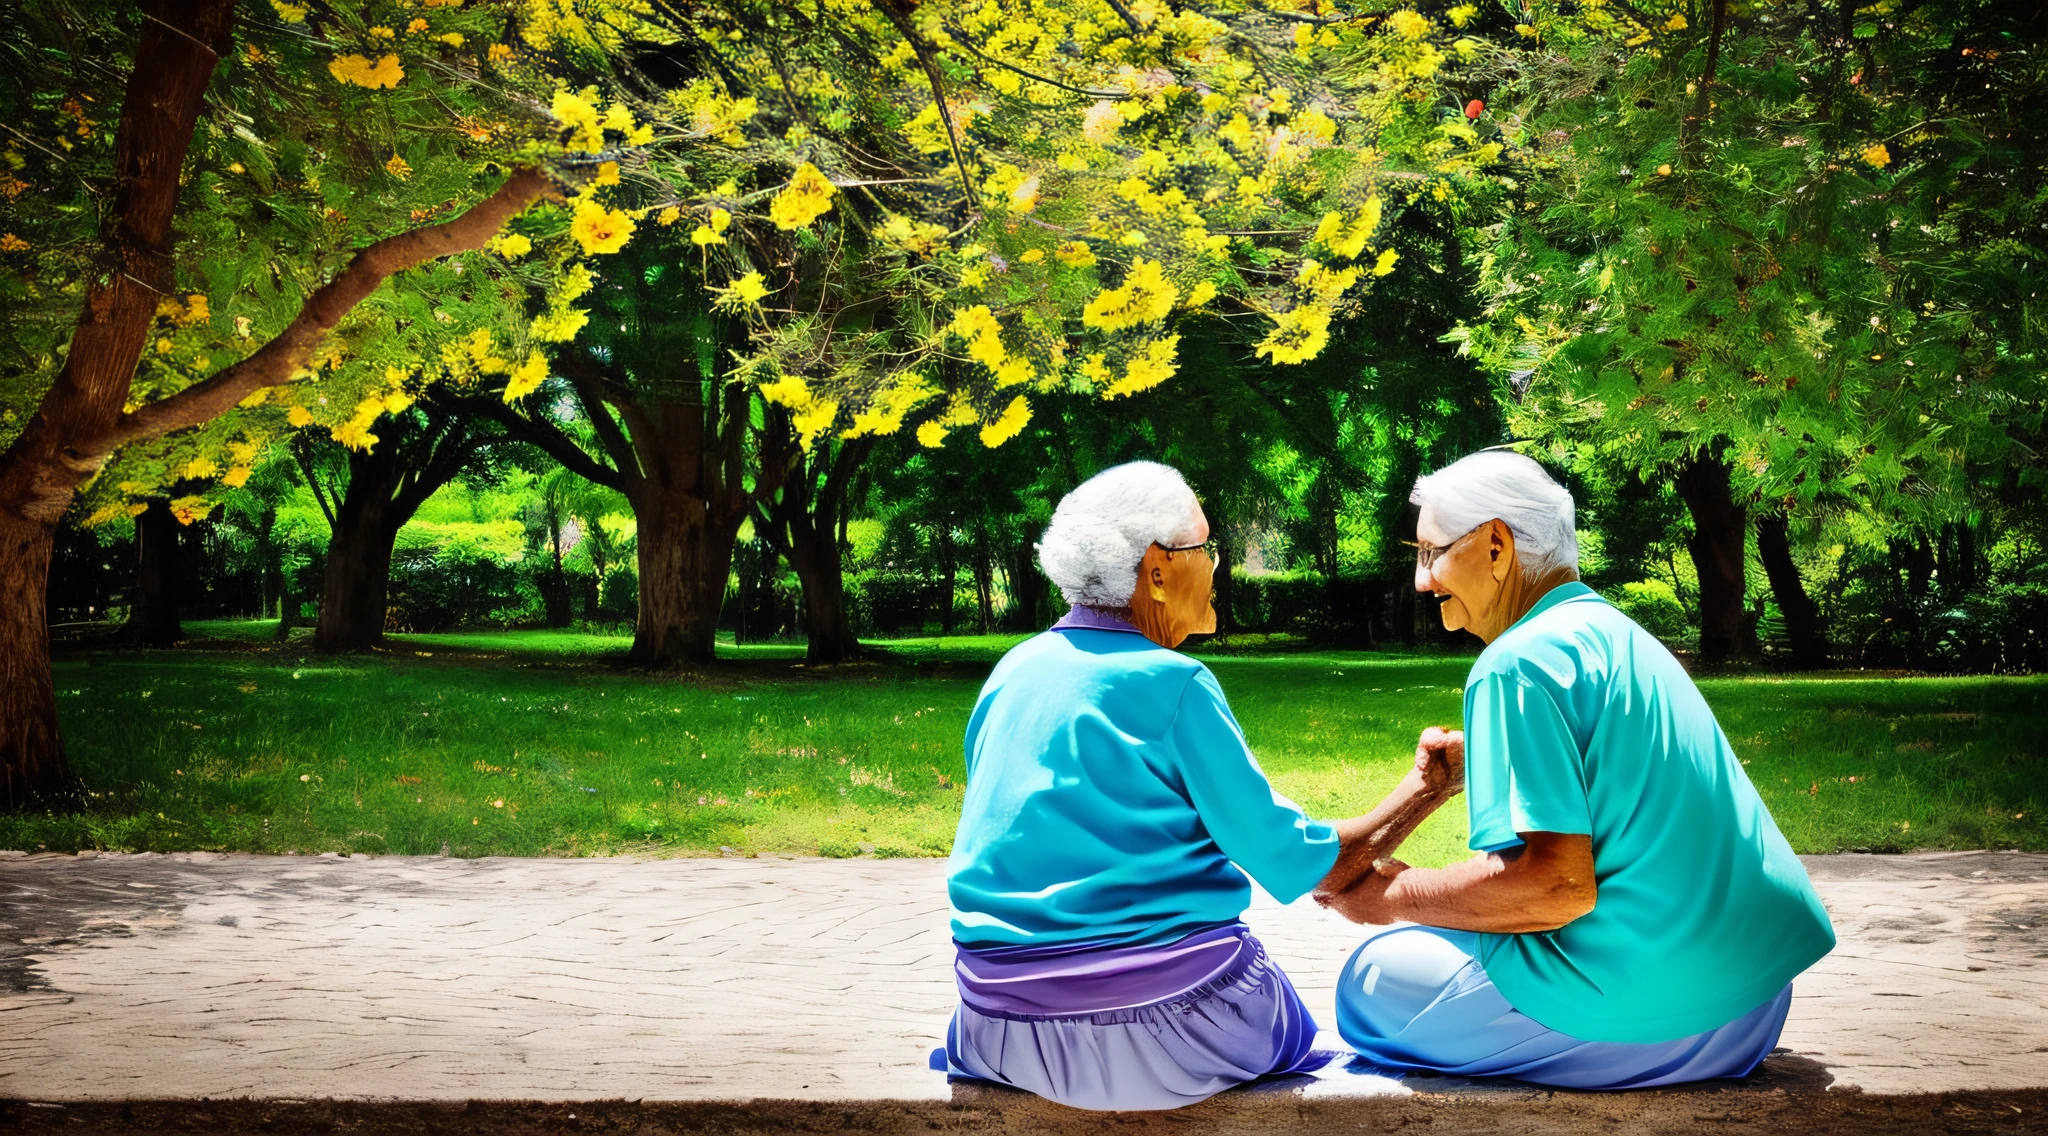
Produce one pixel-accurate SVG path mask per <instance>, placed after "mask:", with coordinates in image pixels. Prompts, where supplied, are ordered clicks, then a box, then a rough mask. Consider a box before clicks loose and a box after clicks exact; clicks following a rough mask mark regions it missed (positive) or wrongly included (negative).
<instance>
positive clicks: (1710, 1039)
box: [1317, 451, 1835, 1089]
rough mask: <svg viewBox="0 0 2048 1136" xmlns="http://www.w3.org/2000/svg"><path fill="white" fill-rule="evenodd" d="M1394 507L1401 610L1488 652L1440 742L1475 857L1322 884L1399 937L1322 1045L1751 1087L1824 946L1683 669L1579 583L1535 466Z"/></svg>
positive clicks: (1356, 960)
mask: <svg viewBox="0 0 2048 1136" xmlns="http://www.w3.org/2000/svg"><path fill="white" fill-rule="evenodd" d="M1412 500H1413V501H1414V502H1415V503H1416V504H1417V505H1419V506H1421V514H1420V517H1419V519H1418V522H1417V526H1416V535H1417V537H1418V540H1417V542H1416V551H1417V554H1416V569H1415V586H1416V589H1417V590H1418V591H1427V592H1432V593H1435V594H1436V595H1439V596H1442V597H1443V598H1444V599H1443V619H1444V626H1446V627H1448V628H1451V629H1452V630H1457V629H1458V628H1461V627H1462V628H1465V629H1466V630H1469V631H1471V632H1472V633H1473V634H1475V635H1478V636H1479V637H1480V638H1481V639H1484V640H1485V641H1486V642H1487V647H1486V650H1485V651H1484V652H1482V653H1481V654H1480V656H1479V660H1478V662H1477V663H1475V664H1474V665H1473V667H1472V673H1471V677H1470V678H1469V679H1468V680H1467V681H1466V685H1465V736H1464V737H1462V738H1461V737H1459V736H1458V735H1455V734H1453V735H1450V737H1451V740H1452V741H1453V742H1454V743H1457V742H1462V743H1463V745H1462V746H1457V745H1454V746H1453V748H1454V749H1457V750H1465V751H1466V752H1468V753H1469V757H1468V758H1467V760H1466V766H1465V769H1466V777H1467V778H1468V779H1469V796H1468V798H1467V809H1468V812H1469V816H1470V821H1471V847H1472V849H1473V850H1474V851H1475V852H1477V853H1478V854H1479V855H1478V856H1477V857H1476V858H1475V859H1472V860H1468V861H1466V862H1464V863H1461V864H1457V865H1455V866H1453V867H1449V868H1444V869H1441V870H1435V871H1430V870H1423V869H1418V868H1410V867H1408V866H1406V865H1404V864H1401V863H1399V862H1397V861H1381V862H1379V863H1378V864H1375V865H1373V866H1372V867H1371V868H1370V869H1368V870H1366V871H1364V872H1363V873H1361V874H1360V876H1359V877H1358V878H1357V879H1356V880H1349V879H1332V880H1329V881H1326V884H1325V887H1324V888H1323V889H1321V890H1319V892H1318V895H1317V898H1318V900H1319V901H1321V902H1323V903H1325V904H1327V905H1328V906H1330V907H1331V908H1333V909H1335V910H1336V911H1338V912H1340V913H1342V914H1343V915H1344V916H1346V917H1347V918H1349V919H1351V920H1353V921H1355V922H1359V923H1372V924H1402V925H1399V926H1395V927H1394V928H1393V929H1391V930H1386V931H1380V932H1378V933H1376V934H1374V935H1373V936H1372V937H1371V938H1369V939H1367V940H1366V942H1365V944H1364V945H1363V946H1361V947H1360V948H1359V949H1358V951H1357V953H1356V954H1354V955H1353V956H1352V958H1351V960H1350V962H1349V963H1348V964H1347V965H1346V967H1345V969H1344V972H1343V974H1342V976H1341V979H1340V981H1339V985H1338V992H1337V1022H1338V1030H1339V1032H1340V1033H1342V1034H1343V1036H1344V1039H1345V1040H1346V1041H1348V1042H1350V1043H1351V1045H1352V1046H1353V1047H1354V1048H1356V1049H1357V1050H1358V1052H1359V1053H1360V1054H1362V1055H1363V1056H1364V1057H1366V1058H1367V1059H1368V1060H1370V1061H1372V1062H1374V1063H1376V1064H1378V1065H1381V1066H1386V1067H1391V1068H1396V1069H1414V1070H1429V1071H1436V1072H1442V1073H1456V1074H1462V1075H1466V1076H1508V1077H1516V1078H1519V1079H1521V1080H1525V1081H1534V1082H1537V1083H1541V1084H1547V1085H1556V1086H1559V1087H1566V1088H1577V1089H1624V1088H1642V1087H1647V1086H1652V1085H1666V1084H1673V1083H1677V1082H1682V1081H1693V1080H1703V1079H1706V1078H1711V1077H1739V1076H1742V1075H1744V1074H1746V1073H1748V1072H1749V1071H1750V1070H1751V1069H1753V1068H1755V1067H1756V1064H1757V1063H1758V1062H1759V1061H1761V1060H1763V1058H1764V1056H1765V1055H1766V1054H1768V1053H1769V1052H1770V1051H1771V1048H1772V1047H1773V1046H1774V1045H1776V1044H1777V1039H1778V1033H1779V1031H1780V1029H1781V1028H1782V1027H1783V1026H1784V1022H1785V1012H1786V1009H1787V1007H1788V1006H1789V1005H1790V1003H1791V998H1792V987H1791V985H1790V983H1791V980H1792V978H1793V976H1795V975H1797V974H1799V973H1800V972H1801V971H1803V970H1805V969H1806V968H1807V967H1808V966H1810V965H1812V964H1813V963H1814V961H1815V960H1817V959H1819V958H1820V957H1821V956H1822V955H1825V954H1826V953H1827V952H1828V951H1829V950H1830V949H1831V948H1832V947H1833V946H1834V941H1835V938H1834V931H1833V929H1832V928H1831V927H1830V926H1829V924H1828V917H1827V913H1826V912H1825V911H1824V910H1823V909H1822V907H1821V904H1820V900H1819V898H1818V897H1817V896H1816V895H1815V894H1814V891H1813V886H1812V884H1811V883H1810V882H1809V881H1808V880H1807V878H1806V871H1805V868H1804V867H1803V866H1802V865H1801V864H1800V863H1799V859H1798V857H1796V856H1794V855H1793V854H1792V849H1791V847H1790V846H1789V845H1788V844H1786V842H1785V838H1784V836H1782V835H1781V834H1780V833H1779V832H1778V827H1777V825H1776V824H1774V823H1773V822H1772V820H1771V814H1770V813H1769V811H1768V810H1766V809H1765V808H1764V804H1763V801H1762V800H1761V799H1759V798H1758V796H1757V793H1756V789H1755V788H1754V787H1752V786H1751V785H1750V783H1749V778H1748V777H1747V776H1746V775H1744V773H1743V771H1742V763H1741V762H1740V761H1739V760H1737V759H1736V757H1735V754H1734V752H1733V751H1732V750H1731V749H1730V748H1729V746H1728V739H1727V737H1726V736H1725V735H1723V734H1722V732H1721V729H1720V727H1719V725H1718V724H1716V723H1715V721H1714V715H1713V713H1712V711H1710V710H1709V709H1708V708H1707V704H1706V702H1705V700H1704V699H1702V698H1701V697H1700V692H1699V689H1698V688H1697V687H1695V686H1694V685H1693V683H1692V680H1691V679H1690V678H1688V677H1687V676H1686V673H1685V671H1684V669H1683V668H1681V667H1680V666H1679V664H1678V661H1677V660H1676V659H1674V658H1672V656H1671V653H1670V652H1669V651H1667V650H1665V649H1664V647H1663V645H1662V644H1660V643H1659V642H1658V641H1657V640H1656V639H1655V638H1653V637H1651V636H1650V635H1649V633H1647V632H1645V631H1644V630H1643V629H1642V628H1641V627H1638V626H1637V625H1636V624H1635V623H1634V622H1633V621H1631V620H1630V619H1629V618H1628V617H1627V616H1625V615H1623V614H1622V613H1621V612H1619V611H1617V610H1615V609H1614V608H1613V607H1612V606H1610V605H1609V604H1608V603H1607V602H1606V601H1604V600H1602V599H1601V598H1600V597H1599V596H1598V595H1596V594H1594V592H1593V591H1592V589H1590V588H1588V587H1586V586H1585V585H1584V584H1582V583H1580V582H1579V580H1578V543H1577V539H1576V537H1575V536H1574V533H1573V511H1572V499H1571V495H1570V494H1569V493H1568V492H1566V491H1565V490H1564V488H1563V487H1561V486H1559V485H1558V484H1557V483H1556V482H1554V481H1552V480H1551V479H1550V478H1549V476H1547V475H1546V474H1545V473H1544V472H1543V469H1542V467H1540V466H1538V465H1537V464H1536V463H1535V462H1533V461H1531V460H1529V459H1528V458H1526V457H1522V456H1521V455H1519V454H1514V453H1510V452H1505V451H1486V452H1482V453H1478V454H1474V455H1472V456H1471V457H1468V458H1466V459H1464V460H1463V461H1460V462H1457V463H1456V464H1454V465H1451V466H1449V467H1448V468H1446V469H1443V470H1441V471H1439V472H1437V473H1435V474H1433V475H1430V476H1428V477H1424V478H1422V479H1421V480H1420V481H1418V482H1417V483H1416V486H1415V492H1414V495H1413V498H1412ZM1456 791H1457V789H1456V787H1455V782H1454V783H1453V785H1452V786H1451V787H1450V789H1449V792H1451V793H1455V792H1456ZM1445 795H1446V794H1444V793H1436V794H1434V795H1432V794H1431V792H1430V790H1428V789H1426V788H1424V789H1419V790H1418V789H1417V788H1415V787H1412V786H1406V785H1404V786H1403V787H1402V788H1401V789H1398V790H1396V792H1395V794H1394V797H1393V798H1391V799H1390V802H1389V804H1388V805H1386V806H1382V808H1383V810H1385V809H1391V810H1393V811H1396V812H1402V813H1404V814H1405V813H1409V812H1414V811H1423V812H1425V813H1426V812H1427V810H1429V809H1433V808H1435V807H1436V806H1437V805H1438V804H1441V803H1442V800H1443V798H1444V796H1445Z"/></svg>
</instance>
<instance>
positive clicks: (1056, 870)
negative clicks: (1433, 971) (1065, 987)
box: [946, 629, 1337, 946]
mask: <svg viewBox="0 0 2048 1136" xmlns="http://www.w3.org/2000/svg"><path fill="white" fill-rule="evenodd" d="M1336 859H1337V836H1336V833H1335V832H1334V831H1333V830H1332V829H1331V828H1330V827H1329V826H1328V825H1324V824H1317V823H1315V822H1312V821H1310V820H1309V819H1308V818H1307V817H1306V816H1304V815H1302V811H1301V809H1300V808H1299V807H1297V806H1296V805H1295V804H1294V802H1292V801H1290V800H1288V799H1287V798H1285V797H1283V796H1281V795H1280V794H1279V793H1277V792H1275V791H1274V790H1273V787H1272V785H1270V784H1269V783H1268V782H1267V781H1266V775H1265V774H1264V773H1263V772H1261V771H1260V769H1259V764H1258V762H1257V761H1256V760H1255V759H1254V758H1253V757H1252V753H1251V750H1250V749H1249V748H1247V747H1246V745H1245V741H1244V732H1243V731H1242V730H1241V729H1240V728H1239V727H1238V724H1237V719H1236V718H1235V717H1233V716H1232V715H1231V713H1230V706H1229V704H1228V703H1226V702H1225V701H1224V698H1223V688H1222V687H1220V686H1218V685H1217V684H1216V677H1215V676H1214V675H1212V674H1210V673H1209V668H1207V667H1205V666H1203V665H1202V664H1201V663H1198V662H1196V661H1195V660H1193V659H1190V658H1188V657H1187V656H1186V655H1182V654H1180V653H1178V652H1176V651H1169V650H1167V649H1165V648H1163V647H1160V646H1158V645H1156V644H1154V643H1153V642H1151V641H1150V640H1148V639H1146V638H1144V637H1143V636H1141V635H1139V634H1137V633H1136V632H1135V631H1128V632H1126V631H1107V630H1078V629H1072V630H1056V631H1048V632H1046V633H1044V634H1042V635H1038V636H1035V637H1034V638H1031V639H1028V640H1026V641H1025V642H1023V643H1020V644H1018V645H1017V646H1016V647H1015V648H1014V649H1012V650H1011V651H1010V653H1009V654H1007V655H1004V656H1003V659H1002V661H1001V662H1000V663H998V664H996V668H995V671H994V672H993V673H992V674H990V675H989V679H988V683H987V685H986V686H984V687H983V688H982V691H981V698H980V700H979V701H978V702H977V703H976V704H975V707H974V714H973V716H972V717H971V718H970V719H968V723H967V791H966V796H965V800H964V801H963V802H962V807H961V815H960V830H959V835H958V836H957V837H956V838H955V840H954V842H953V856H952V860H951V861H950V862H949V864H948V866H947V881H946V888H947V893H948V895H949V897H950V898H951V900H952V908H953V938H954V939H956V940H957V941H959V942H961V943H963V944H966V945H969V946H991V945H1003V944H1032V945H1051V944H1060V943H1077V942H1100V943H1119V944H1142V943H1155V942H1167V941H1170V940H1173V939H1176V938H1179V937H1181V936H1183V935H1186V934H1189V933H1191V932H1194V931H1196V930H1200V929H1202V928H1205V927H1213V926H1216V925H1218V924H1223V923H1228V922H1230V921H1232V920H1234V919H1237V918H1238V917H1239V916H1240V915H1242V914H1243V913H1244V909H1245V907H1246V906H1247V905H1248V904H1249V903H1250V902H1251V884H1250V883H1249V882H1248V881H1247V879H1246V876H1247V875H1249V876H1250V878H1251V879H1254V880H1257V881H1258V882H1259V886H1261V887H1263V888H1265V889H1266V890H1267V891H1269V892H1271V893H1273V895H1274V897H1275V898H1277V899H1279V900H1280V901H1281V902H1282V903H1286V902H1289V901H1292V900H1293V899H1295V898H1296V897H1298V896H1300V895H1302V894H1303V893H1305V892H1307V891H1308V890H1309V889H1310V888H1313V887H1314V886H1315V885H1316V883H1317V882H1318V881H1320V880H1321V879H1322V878H1323V876H1324V875H1326V874H1328V872H1329V870H1330V867H1331V866H1332V865H1333V864H1335V863H1336ZM1240 869H1242V870H1240Z"/></svg>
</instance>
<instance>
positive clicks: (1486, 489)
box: [1408, 450, 1579, 576]
mask: <svg viewBox="0 0 2048 1136" xmlns="http://www.w3.org/2000/svg"><path fill="white" fill-rule="evenodd" d="M1408 500H1409V502H1410V503H1411V504H1415V505H1424V504H1427V505H1429V506H1430V507H1431V508H1432V509H1433V510H1434V512H1435V514H1436V521H1437V524H1438V525H1439V526H1440V527H1442V528H1443V530H1444V533H1445V535H1446V537H1448V538H1455V537H1458V536H1462V535H1464V534H1465V533H1467V532H1470V531H1472V530H1473V529H1476V528H1478V527H1479V526H1480V525H1483V524H1485V523H1486V522H1488V521H1491V520H1496V519H1497V520H1500V521H1504V522H1506V524H1507V526H1508V529H1509V530H1510V531H1512V532H1513V533H1514V534H1515V548H1516V553H1517V555H1518V556H1519V557H1520V559H1521V561H1522V570H1523V572H1524V573H1525V574H1527V575H1529V576H1538V575H1542V574H1544V573H1546V572H1549V571H1551V570H1553V569H1557V568H1570V569H1572V570H1574V571H1576V570H1577V569H1578V566H1579V538H1578V533H1577V531H1576V520H1575V515H1576V514H1575V510H1574V509H1573V507H1572V495H1571V491H1570V490H1568V489H1566V488H1565V487H1564V486H1562V485H1559V484H1558V483H1557V482H1556V481H1554V480H1552V479H1551V476H1550V474H1549V473H1547V472H1545V471H1544V469H1543V467H1542V466H1540V465H1538V464H1536V462H1535V461H1533V460H1532V459H1530V458H1527V457H1524V456H1522V455H1521V454H1518V453H1515V452H1514V451H1513V450H1481V451H1480V452H1478V453H1476V454H1473V455H1471V456H1469V457H1465V458H1460V459H1459V460H1457V461H1455V462H1452V463H1451V464H1450V465H1447V466H1445V467H1444V468H1442V469H1440V470H1437V471H1436V472H1435V473H1432V474H1427V475H1424V476H1422V477H1419V478H1417V479H1416V481H1415V492H1413V493H1411V494H1409V496H1408Z"/></svg>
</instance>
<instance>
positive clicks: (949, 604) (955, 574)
mask: <svg viewBox="0 0 2048 1136" xmlns="http://www.w3.org/2000/svg"><path fill="white" fill-rule="evenodd" d="M937 540H938V545H939V556H938V560H939V583H938V586H937V587H936V588H935V589H933V590H934V591H936V592H937V593H938V597H937V598H938V605H939V634H941V635H951V634H952V633H953V588H954V584H955V583H956V582H957V581H958V579H959V575H960V557H959V556H958V555H957V554H956V553H955V552H954V547H955V546H954V544H953V521H952V519H951V518H947V519H946V520H944V521H941V522H939V531H938V534H937Z"/></svg>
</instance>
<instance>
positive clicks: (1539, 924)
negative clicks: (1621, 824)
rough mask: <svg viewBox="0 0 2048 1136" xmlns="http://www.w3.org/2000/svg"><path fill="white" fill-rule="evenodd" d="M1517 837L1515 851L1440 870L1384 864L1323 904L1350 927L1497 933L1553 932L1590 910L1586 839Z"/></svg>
mask: <svg viewBox="0 0 2048 1136" xmlns="http://www.w3.org/2000/svg"><path fill="white" fill-rule="evenodd" d="M1523 838H1524V840H1525V841H1527V843H1525V844H1524V845H1523V846H1521V847H1518V848H1512V849H1506V850H1504V851H1501V852H1493V853H1487V854H1486V855H1483V856H1479V857H1476V858H1474V859H1471V860H1467V861H1465V862H1464V863H1462V864H1454V865H1452V866H1451V867H1448V868H1436V869H1427V868H1409V867H1406V866H1403V865H1398V864H1396V865H1389V866H1386V867H1384V868H1382V869H1379V870H1376V871H1374V872H1373V873H1371V874H1370V875H1367V876H1364V877H1361V878H1360V880H1359V881H1358V882H1357V883H1355V884H1353V885H1352V886H1351V887H1350V888H1349V889H1347V890H1346V891H1344V892H1343V893H1341V894H1338V895H1335V896H1331V897H1328V898H1327V899H1326V903H1327V905H1328V906H1329V907H1330V908H1331V909H1332V910H1334V911H1336V912H1337V913H1338V914H1340V915H1342V916H1344V917H1345V918H1346V919H1349V920H1351V921H1352V922H1354V923H1376V924H1386V923H1397V922H1400V921H1402V920H1409V921H1412V922H1416V923H1426V924H1429V925H1430V926H1432V927H1449V928H1453V929H1456V930H1461V931H1491V932H1495V933H1499V934H1522V933H1526V932H1530V931H1552V930H1556V929H1557V928H1559V927H1562V926H1564V925H1565V924H1567V923H1570V922H1571V921H1572V920H1574V919H1577V918H1578V917H1579V916H1581V915H1584V914H1586V913H1587V912H1589V911H1591V910H1593V905H1594V904H1595V903H1596V902H1597V901H1598V899H1599V885H1598V883H1597V882H1596V880H1595V869H1594V860H1593V845H1592V841H1591V839H1590V838H1588V837H1586V836H1583V835H1572V834H1560V833H1547V832H1535V833H1524V834H1523ZM1319 898H1321V897H1319Z"/></svg>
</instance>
